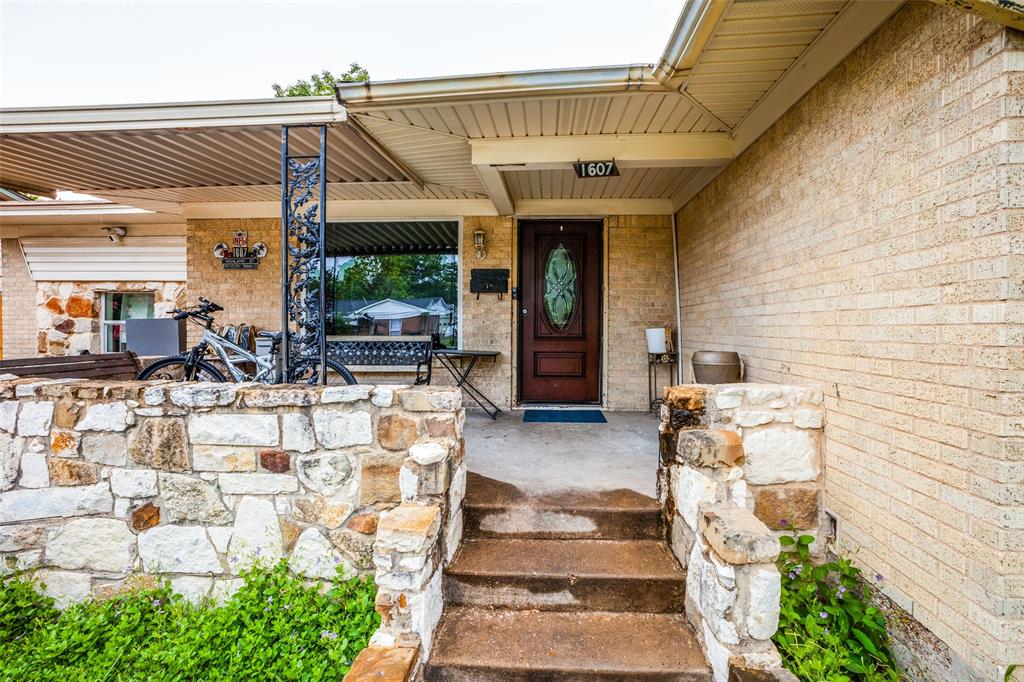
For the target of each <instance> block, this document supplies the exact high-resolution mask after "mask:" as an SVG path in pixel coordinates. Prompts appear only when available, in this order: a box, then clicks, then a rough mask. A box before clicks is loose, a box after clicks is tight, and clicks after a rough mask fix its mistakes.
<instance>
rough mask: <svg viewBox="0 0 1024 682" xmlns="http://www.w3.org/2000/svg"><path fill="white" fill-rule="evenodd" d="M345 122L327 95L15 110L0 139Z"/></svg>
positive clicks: (0, 124)
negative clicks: (61, 134)
mask: <svg viewBox="0 0 1024 682" xmlns="http://www.w3.org/2000/svg"><path fill="white" fill-rule="evenodd" d="M346 118H347V112H346V111H345V107H344V106H343V105H341V104H340V103H339V102H338V101H337V100H336V99H335V98H333V97H330V96H326V97H275V98H271V99H254V100H222V101H213V102H163V103H154V104H123V105H122V104H119V105H102V106H82V107H42V108H31V107H27V108H26V107H19V108H11V109H0V135H17V134H26V133H64V132H99V131H113V130H160V129H167V128H175V129H182V128H230V127H242V126H244V127H249V126H279V125H301V124H325V123H326V124H333V123H343V122H344V121H345V120H346Z"/></svg>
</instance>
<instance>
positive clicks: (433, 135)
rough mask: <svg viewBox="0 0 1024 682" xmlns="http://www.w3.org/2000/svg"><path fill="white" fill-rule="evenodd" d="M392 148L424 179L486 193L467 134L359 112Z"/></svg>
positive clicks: (365, 123)
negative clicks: (476, 169) (430, 128)
mask: <svg viewBox="0 0 1024 682" xmlns="http://www.w3.org/2000/svg"><path fill="white" fill-rule="evenodd" d="M356 118H358V120H359V122H360V123H362V124H363V125H364V126H365V127H366V129H367V130H368V131H370V133H371V134H373V136H374V137H375V138H377V140H378V141H380V143H381V144H382V145H384V146H385V147H386V148H387V149H388V151H390V152H391V153H392V154H394V155H396V156H398V157H399V158H401V159H402V160H403V161H404V162H405V163H406V164H408V165H409V166H410V167H411V168H412V169H413V170H414V171H415V172H416V173H418V174H419V176H420V177H421V178H423V180H424V182H428V183H435V184H438V185H447V186H450V187H457V188H460V189H463V190H466V191H469V192H474V193H477V194H482V193H483V192H484V187H483V185H482V184H481V183H480V179H479V178H478V177H477V174H476V172H474V171H473V166H472V160H471V154H470V149H469V144H468V142H467V141H466V138H465V137H463V136H458V135H454V134H452V133H446V132H435V131H433V130H426V129H424V128H418V127H414V126H411V125H403V124H401V123H395V122H394V121H392V120H390V119H387V118H381V117H377V116H358V117H356Z"/></svg>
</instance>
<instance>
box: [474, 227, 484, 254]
mask: <svg viewBox="0 0 1024 682" xmlns="http://www.w3.org/2000/svg"><path fill="white" fill-rule="evenodd" d="M473 246H474V247H475V248H476V259H477V260H483V259H484V258H486V257H487V249H486V246H487V240H486V238H485V236H484V231H483V230H477V231H476V232H474V233H473Z"/></svg>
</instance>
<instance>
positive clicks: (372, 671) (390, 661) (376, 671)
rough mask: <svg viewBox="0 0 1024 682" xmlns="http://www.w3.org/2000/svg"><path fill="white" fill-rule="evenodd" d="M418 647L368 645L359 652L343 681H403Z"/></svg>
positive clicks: (411, 668) (413, 661) (417, 652)
mask: <svg viewBox="0 0 1024 682" xmlns="http://www.w3.org/2000/svg"><path fill="white" fill-rule="evenodd" d="M418 655H419V649H418V648H416V647H406V646H373V645H371V646H368V647H366V648H365V649H363V650H362V651H360V652H359V655H358V656H356V660H355V661H353V662H352V667H351V668H350V669H349V671H348V674H347V675H345V678H344V680H343V682H371V681H372V682H405V681H406V680H407V679H409V675H410V674H411V673H412V670H413V666H414V665H415V663H416V658H417V656H418Z"/></svg>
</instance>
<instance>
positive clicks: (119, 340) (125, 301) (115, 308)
mask: <svg viewBox="0 0 1024 682" xmlns="http://www.w3.org/2000/svg"><path fill="white" fill-rule="evenodd" d="M153 300H154V296H153V294H152V293H146V292H141V293H140V292H131V293H127V292H119V291H108V292H106V293H104V294H103V317H102V320H101V322H100V324H101V325H102V329H101V332H102V341H101V343H100V350H101V351H103V352H104V353H121V352H124V351H125V350H127V341H128V340H127V338H126V335H125V327H124V322H125V320H140V319H149V318H151V317H153Z"/></svg>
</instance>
